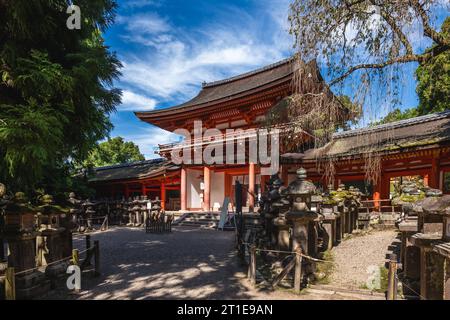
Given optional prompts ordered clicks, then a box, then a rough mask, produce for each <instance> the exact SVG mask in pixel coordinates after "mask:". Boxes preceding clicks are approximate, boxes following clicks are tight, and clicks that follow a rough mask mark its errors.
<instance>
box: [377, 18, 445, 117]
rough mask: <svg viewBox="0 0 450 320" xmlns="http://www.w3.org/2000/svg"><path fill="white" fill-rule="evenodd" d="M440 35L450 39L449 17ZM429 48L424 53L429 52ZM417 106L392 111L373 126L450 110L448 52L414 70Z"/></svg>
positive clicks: (430, 49) (431, 48) (432, 47)
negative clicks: (417, 97) (417, 98)
mask: <svg viewBox="0 0 450 320" xmlns="http://www.w3.org/2000/svg"><path fill="white" fill-rule="evenodd" d="M440 34H441V35H442V37H444V38H447V39H448V38H449V37H450V17H448V18H447V19H445V21H444V23H443V24H442V27H441V31H440ZM434 47H435V46H431V47H430V48H428V49H427V50H426V52H431V51H432V50H433V49H434ZM416 76H417V88H416V91H417V94H418V96H419V105H418V106H417V107H415V108H410V109H406V110H403V111H401V110H399V109H394V110H393V111H391V112H389V113H388V114H387V115H386V116H385V117H384V118H382V119H381V120H380V121H378V122H376V123H374V124H383V123H389V122H394V121H398V120H403V119H409V118H413V117H417V116H421V115H426V114H429V113H434V112H440V111H445V110H450V51H447V52H444V53H442V54H440V55H437V56H435V57H433V58H431V59H430V60H427V61H424V62H422V63H421V64H420V65H419V67H418V68H417V70H416Z"/></svg>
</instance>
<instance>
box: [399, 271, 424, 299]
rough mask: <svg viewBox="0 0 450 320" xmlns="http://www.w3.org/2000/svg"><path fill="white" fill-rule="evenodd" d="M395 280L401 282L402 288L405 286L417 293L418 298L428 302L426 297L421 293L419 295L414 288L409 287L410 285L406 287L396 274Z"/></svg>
mask: <svg viewBox="0 0 450 320" xmlns="http://www.w3.org/2000/svg"><path fill="white" fill-rule="evenodd" d="M395 278H396V279H397V281H398V282H399V283H401V284H402V286H405V287H406V288H408V289H409V290H411V291H412V292H413V293H415V294H416V295H417V296H419V297H420V298H421V299H423V300H427V299H426V298H425V297H424V296H422V295H421V294H420V293H418V292H417V291H416V290H414V289H413V288H411V287H410V286H408V285H406V284H405V283H404V282H403V281H401V280H400V279H399V278H398V275H397V274H396V275H395Z"/></svg>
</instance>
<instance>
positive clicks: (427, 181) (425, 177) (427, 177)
mask: <svg viewBox="0 0 450 320" xmlns="http://www.w3.org/2000/svg"><path fill="white" fill-rule="evenodd" d="M423 184H424V185H426V186H430V175H429V174H428V173H427V174H424V175H423Z"/></svg>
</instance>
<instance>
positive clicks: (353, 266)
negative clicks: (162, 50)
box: [330, 230, 397, 288]
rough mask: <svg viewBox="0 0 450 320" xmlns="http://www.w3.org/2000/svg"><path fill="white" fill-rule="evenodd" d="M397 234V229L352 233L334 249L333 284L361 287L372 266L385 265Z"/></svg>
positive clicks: (331, 278)
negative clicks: (359, 233)
mask: <svg viewBox="0 0 450 320" xmlns="http://www.w3.org/2000/svg"><path fill="white" fill-rule="evenodd" d="M396 236H397V232H396V231H395V230H372V231H370V232H369V233H368V234H364V235H351V236H350V238H348V239H346V240H344V241H342V242H341V243H340V244H339V245H338V246H336V247H334V248H333V249H332V253H333V256H334V262H335V267H334V270H333V274H332V276H331V277H330V280H331V284H333V285H335V286H340V287H347V288H360V287H361V286H362V285H364V284H365V283H366V281H367V278H368V277H369V273H368V272H367V270H368V268H369V267H370V266H383V265H384V264H385V262H386V254H387V252H388V249H389V246H390V245H391V244H392V243H393V242H394V240H395V238H396Z"/></svg>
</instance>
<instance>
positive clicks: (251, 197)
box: [248, 162, 256, 212]
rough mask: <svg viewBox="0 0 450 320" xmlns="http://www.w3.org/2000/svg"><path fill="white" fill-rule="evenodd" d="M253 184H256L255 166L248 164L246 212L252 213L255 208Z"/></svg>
mask: <svg viewBox="0 0 450 320" xmlns="http://www.w3.org/2000/svg"><path fill="white" fill-rule="evenodd" d="M255 184H256V172H255V164H254V163H252V162H251V163H249V165H248V193H249V194H248V210H249V211H250V212H253V210H254V208H255Z"/></svg>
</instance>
